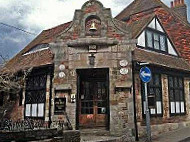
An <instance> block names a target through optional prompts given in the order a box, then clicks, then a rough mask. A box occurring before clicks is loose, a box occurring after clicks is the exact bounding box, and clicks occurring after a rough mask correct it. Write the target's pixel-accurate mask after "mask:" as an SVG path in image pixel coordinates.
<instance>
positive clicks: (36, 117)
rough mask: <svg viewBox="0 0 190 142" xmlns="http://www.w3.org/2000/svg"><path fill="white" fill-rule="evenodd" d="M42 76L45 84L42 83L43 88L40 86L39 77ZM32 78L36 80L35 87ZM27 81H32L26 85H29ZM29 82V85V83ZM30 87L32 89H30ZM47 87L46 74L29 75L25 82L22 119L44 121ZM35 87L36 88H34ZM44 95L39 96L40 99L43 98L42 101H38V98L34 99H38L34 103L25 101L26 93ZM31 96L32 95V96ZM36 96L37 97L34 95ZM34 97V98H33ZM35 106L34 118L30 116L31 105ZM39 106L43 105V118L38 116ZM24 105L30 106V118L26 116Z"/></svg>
mask: <svg viewBox="0 0 190 142" xmlns="http://www.w3.org/2000/svg"><path fill="white" fill-rule="evenodd" d="M42 76H44V79H45V82H44V86H40V83H41V82H40V79H41V77H42ZM34 78H38V79H37V80H38V85H36V86H35V84H34ZM29 79H31V80H32V81H31V82H32V84H28V83H29ZM31 82H30V83H31ZM31 86H32V87H31ZM46 86H47V74H46V73H40V74H35V75H31V76H29V77H28V78H27V81H26V89H25V103H24V107H25V109H24V117H25V118H32V119H43V120H44V119H45V108H46V88H47V87H46ZM35 87H36V88H35ZM40 92H41V93H42V92H43V93H44V94H43V95H44V96H43V95H41V96H42V97H44V100H43V101H39V97H36V98H38V100H36V102H28V100H26V99H27V93H31V95H32V94H39V93H40ZM32 96H33V95H32ZM35 96H37V95H35ZM33 97H34V96H33ZM31 98H32V97H31ZM35 104H37V107H36V114H37V115H36V116H32V105H35ZM40 104H43V116H39V115H38V110H39V105H40ZM26 105H30V116H26Z"/></svg>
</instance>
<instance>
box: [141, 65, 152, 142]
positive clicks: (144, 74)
mask: <svg viewBox="0 0 190 142" xmlns="http://www.w3.org/2000/svg"><path fill="white" fill-rule="evenodd" d="M151 77H152V74H151V71H150V69H149V68H148V67H142V68H141V70H140V78H141V80H142V81H143V82H144V90H145V92H144V93H145V102H146V103H145V104H146V106H145V109H146V110H145V111H146V131H147V142H151V127H150V112H149V108H148V94H147V83H148V82H149V81H150V80H151Z"/></svg>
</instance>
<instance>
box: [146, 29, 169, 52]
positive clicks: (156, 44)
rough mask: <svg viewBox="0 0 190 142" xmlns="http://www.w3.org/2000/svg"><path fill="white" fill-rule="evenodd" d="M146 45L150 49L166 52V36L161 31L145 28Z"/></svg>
mask: <svg viewBox="0 0 190 142" xmlns="http://www.w3.org/2000/svg"><path fill="white" fill-rule="evenodd" d="M146 47H147V48H149V49H152V50H156V51H161V52H167V51H168V47H167V38H166V35H165V34H164V33H162V32H159V31H156V30H153V29H150V28H147V29H146Z"/></svg>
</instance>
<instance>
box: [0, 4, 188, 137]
mask: <svg viewBox="0 0 190 142" xmlns="http://www.w3.org/2000/svg"><path fill="white" fill-rule="evenodd" d="M176 6H178V7H180V6H182V7H183V6H186V5H185V4H184V1H180V0H179V1H178V3H175V7H176ZM173 7H174V5H172V8H173ZM172 8H168V7H167V6H165V5H164V4H163V3H162V2H160V1H159V0H151V2H150V0H143V1H142V0H135V1H134V2H132V3H131V4H130V5H129V6H128V7H127V8H125V9H124V10H123V11H122V12H121V13H120V14H118V15H117V16H116V17H115V18H113V17H112V15H111V10H110V9H109V8H105V7H104V6H103V5H102V3H100V2H99V1H96V0H90V1H87V2H86V3H84V5H83V6H82V8H81V9H80V10H76V11H75V13H74V18H73V20H72V21H71V22H68V23H65V24H62V25H59V26H57V27H54V28H52V29H49V30H45V31H43V32H42V33H41V34H40V35H39V36H37V37H36V38H35V39H34V40H33V41H32V42H31V43H30V44H29V45H28V46H27V47H25V48H24V49H23V50H22V51H21V52H20V53H18V54H17V55H16V56H15V57H14V58H13V59H11V60H10V61H9V62H8V63H7V64H6V65H5V67H4V68H3V71H5V72H14V73H18V72H21V73H22V71H23V70H28V69H30V70H31V71H30V73H29V74H28V75H27V77H26V79H25V83H24V87H23V88H22V91H21V92H22V93H19V94H18V95H17V96H18V97H17V98H15V99H14V106H12V107H11V108H12V109H9V111H8V112H7V113H6V114H5V115H3V116H4V117H7V118H9V119H12V120H15V121H16V120H23V119H26V118H31V119H35V120H36V119H37V120H38V119H39V120H44V121H45V122H47V125H49V126H51V125H53V124H54V122H55V121H68V122H69V124H70V125H71V126H70V127H71V128H73V129H79V130H81V131H83V130H85V129H87V130H89V131H93V130H104V131H103V132H105V131H106V132H108V133H109V134H110V135H114V136H123V135H127V136H128V137H136V139H137V138H138V136H144V135H145V128H146V127H145V97H144V89H143V88H144V86H143V83H142V82H141V80H140V78H139V71H140V68H141V67H142V65H141V63H146V64H147V66H148V67H149V68H150V69H151V70H152V79H151V81H150V82H149V83H148V99H149V110H150V116H151V127H152V135H156V134H158V133H163V132H166V131H170V130H174V129H177V128H180V127H182V126H189V125H190V114H189V107H190V106H189V81H190V80H189V79H190V78H189V73H190V65H189V61H190V58H189V57H190V56H189V46H188V45H189V41H190V40H189V38H190V26H189V24H188V22H187V21H186V20H185V18H182V17H180V14H179V13H178V12H176V11H175V10H173V9H172ZM176 26H178V27H176ZM176 31H177V32H176ZM2 98H3V95H2ZM1 100H2V99H1ZM0 102H1V101H0ZM2 102H3V101H2ZM1 104H2V106H3V107H2V110H6V109H7V107H8V106H7V105H6V103H4V104H3V103H0V105H1Z"/></svg>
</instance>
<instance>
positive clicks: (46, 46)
mask: <svg viewBox="0 0 190 142" xmlns="http://www.w3.org/2000/svg"><path fill="white" fill-rule="evenodd" d="M46 49H49V44H47V43H46V44H38V45H36V46H34V47H33V48H32V49H30V50H29V51H27V52H25V53H24V54H23V56H25V55H28V54H32V53H36V52H39V51H42V50H46Z"/></svg>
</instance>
